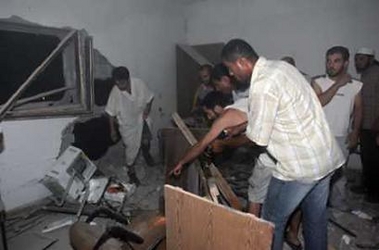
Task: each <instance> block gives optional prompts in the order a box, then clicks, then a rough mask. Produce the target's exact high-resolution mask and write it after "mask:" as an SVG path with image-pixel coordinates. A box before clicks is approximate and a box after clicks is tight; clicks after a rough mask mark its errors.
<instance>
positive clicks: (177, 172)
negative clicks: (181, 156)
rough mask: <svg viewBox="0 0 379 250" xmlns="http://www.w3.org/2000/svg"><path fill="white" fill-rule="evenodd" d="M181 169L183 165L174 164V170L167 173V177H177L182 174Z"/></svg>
mask: <svg viewBox="0 0 379 250" xmlns="http://www.w3.org/2000/svg"><path fill="white" fill-rule="evenodd" d="M182 169H183V164H181V163H178V164H176V166H175V167H174V169H173V170H171V171H170V173H168V176H172V175H174V176H179V175H180V174H181V173H182Z"/></svg>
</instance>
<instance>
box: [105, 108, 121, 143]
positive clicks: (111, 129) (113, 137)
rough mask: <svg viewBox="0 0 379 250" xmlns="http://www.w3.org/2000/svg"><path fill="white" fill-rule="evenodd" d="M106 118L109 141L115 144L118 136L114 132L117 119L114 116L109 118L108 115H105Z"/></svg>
mask: <svg viewBox="0 0 379 250" xmlns="http://www.w3.org/2000/svg"><path fill="white" fill-rule="evenodd" d="M107 116H108V120H109V132H110V136H111V140H112V141H113V142H116V141H117V139H118V135H117V131H116V123H117V119H116V117H115V116H111V115H109V114H107Z"/></svg>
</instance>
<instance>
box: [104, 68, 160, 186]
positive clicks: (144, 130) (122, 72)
mask: <svg viewBox="0 0 379 250" xmlns="http://www.w3.org/2000/svg"><path fill="white" fill-rule="evenodd" d="M112 78H113V81H114V83H115V86H114V87H113V89H112V91H111V93H110V95H109V98H108V103H107V106H106V108H105V111H106V113H107V114H108V115H109V118H110V133H111V138H112V140H114V141H115V140H117V130H116V128H117V126H118V131H119V132H120V135H121V138H122V141H123V143H124V146H125V164H126V166H125V167H126V168H127V170H128V175H129V178H130V181H131V182H132V183H135V184H136V185H137V186H138V185H139V184H140V181H139V179H138V178H137V176H136V172H135V169H134V162H135V159H136V157H137V155H138V152H139V150H140V148H142V153H143V156H144V158H145V160H146V163H147V164H148V165H150V164H152V158H151V156H150V153H149V149H150V140H151V132H150V129H149V126H150V120H149V114H150V109H151V105H152V102H153V98H154V95H153V93H152V92H151V91H150V90H149V89H148V88H147V86H146V84H145V83H144V82H143V81H142V80H140V79H137V78H130V75H129V70H128V69H127V68H126V67H117V68H115V69H114V70H113V72H112Z"/></svg>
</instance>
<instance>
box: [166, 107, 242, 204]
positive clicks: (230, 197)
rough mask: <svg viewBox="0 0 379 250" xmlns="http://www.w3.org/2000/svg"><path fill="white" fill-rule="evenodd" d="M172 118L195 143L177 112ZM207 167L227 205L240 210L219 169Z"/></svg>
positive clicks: (237, 200)
mask: <svg viewBox="0 0 379 250" xmlns="http://www.w3.org/2000/svg"><path fill="white" fill-rule="evenodd" d="M172 118H173V119H174V122H175V123H176V125H177V126H178V127H179V129H180V131H182V133H183V135H184V137H185V138H186V139H187V141H188V142H189V143H190V144H191V146H193V145H195V144H196V143H197V140H196V138H195V136H193V134H192V133H191V131H190V130H189V128H188V127H187V125H186V124H185V123H184V122H183V120H182V119H181V118H180V116H179V115H178V114H177V113H173V114H172ZM209 168H210V170H211V174H212V175H213V177H215V179H216V183H217V187H218V188H219V189H220V192H221V194H222V195H223V196H224V198H225V200H226V201H227V202H228V203H229V205H230V206H231V207H232V208H234V209H237V210H242V208H243V207H242V204H241V202H240V200H239V199H238V197H237V196H236V195H235V193H234V192H233V190H232V189H231V187H230V186H229V184H228V182H227V181H226V180H225V179H224V177H223V176H222V174H221V173H220V171H219V170H218V169H217V167H216V166H215V165H214V164H213V163H211V164H209Z"/></svg>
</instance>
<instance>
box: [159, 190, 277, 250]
mask: <svg viewBox="0 0 379 250" xmlns="http://www.w3.org/2000/svg"><path fill="white" fill-rule="evenodd" d="M165 201H166V206H165V207H166V228H167V229H166V231H167V235H166V238H167V249H170V250H197V249H207V250H216V249H217V250H218V249H238V250H251V249H259V250H262V249H271V241H272V235H273V230H274V226H273V224H272V223H271V222H268V221H264V220H261V219H259V218H257V217H255V216H254V215H252V214H248V213H243V212H240V211H237V210H234V209H230V208H228V207H225V206H222V205H219V204H216V203H214V202H211V201H209V200H207V199H204V198H202V197H199V196H196V195H194V194H191V193H189V192H185V191H183V190H182V189H180V188H177V187H172V186H170V185H166V186H165Z"/></svg>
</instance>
